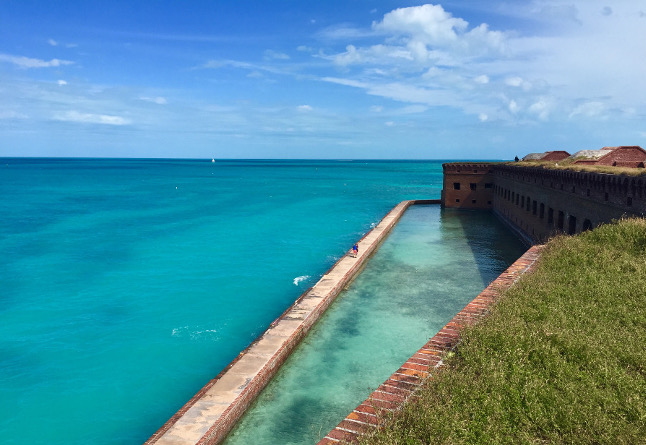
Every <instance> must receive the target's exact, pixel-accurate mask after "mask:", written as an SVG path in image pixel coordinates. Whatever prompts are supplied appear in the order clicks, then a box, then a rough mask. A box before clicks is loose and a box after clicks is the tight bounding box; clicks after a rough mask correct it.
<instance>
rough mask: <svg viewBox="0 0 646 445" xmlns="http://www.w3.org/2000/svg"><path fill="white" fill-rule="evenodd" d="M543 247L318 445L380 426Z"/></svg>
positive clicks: (506, 274)
mask: <svg viewBox="0 0 646 445" xmlns="http://www.w3.org/2000/svg"><path fill="white" fill-rule="evenodd" d="M541 249H542V246H534V247H531V248H530V249H529V250H528V251H527V252H525V254H523V256H521V257H520V258H519V259H518V260H516V262H514V264H512V265H511V266H509V268H507V270H505V271H504V272H503V273H502V274H501V275H500V276H499V277H498V278H497V279H496V280H494V281H493V282H492V283H491V284H489V286H487V287H486V288H485V290H483V291H482V292H481V293H480V294H479V295H478V296H477V297H476V298H474V299H473V300H472V301H471V302H470V303H469V304H467V305H466V306H465V307H464V309H462V310H461V311H460V312H458V314H457V315H456V316H455V317H453V319H452V320H451V321H450V322H449V323H447V324H446V326H444V327H443V328H442V329H441V330H440V331H439V332H438V333H437V334H435V335H434V336H433V337H432V338H431V339H430V340H429V341H428V342H427V343H426V344H425V345H424V346H422V347H421V348H420V349H419V350H418V351H417V352H416V353H415V354H413V356H412V357H411V358H409V359H408V360H407V361H406V363H404V364H403V365H402V366H401V367H400V368H399V369H398V370H397V371H395V372H394V373H393V374H392V375H391V376H390V378H388V379H387V380H386V381H385V382H384V383H382V384H381V386H379V387H378V388H377V389H376V390H375V391H374V392H373V393H372V394H371V395H370V396H369V397H368V398H367V399H366V400H365V401H364V402H363V403H361V404H360V405H359V406H357V407H356V408H355V409H354V410H353V411H352V412H351V413H350V414H348V416H347V417H346V418H345V419H343V420H342V421H341V422H340V423H339V424H338V425H337V426H336V428H334V429H333V430H332V431H330V432H329V433H328V434H327V435H326V436H325V437H324V438H323V439H321V441H320V442H318V445H328V444H335V443H338V442H341V441H345V442H349V443H356V442H358V440H359V437H360V436H361V434H364V433H366V432H367V431H370V430H371V429H373V428H376V427H379V422H380V419H381V418H382V417H381V416H378V414H379V412H380V411H396V410H398V409H399V408H401V406H402V405H403V404H404V402H405V401H406V400H407V399H408V398H409V397H411V396H412V395H413V394H414V393H415V391H416V390H417V389H418V388H419V387H420V385H421V384H422V382H423V380H424V379H425V378H428V377H430V376H432V374H433V372H434V370H435V369H437V368H439V367H441V366H442V365H443V361H442V357H443V356H444V355H445V354H446V353H447V352H449V351H450V350H452V349H453V348H455V346H456V345H457V344H458V343H459V341H460V331H461V329H462V328H464V327H465V326H468V325H471V324H473V323H476V322H477V321H478V320H480V319H481V318H482V317H484V316H485V315H486V314H487V313H488V312H489V308H490V307H491V306H492V305H493V304H494V303H495V302H496V301H497V300H498V299H499V298H500V295H501V293H502V291H504V290H506V289H508V288H509V287H511V285H512V284H513V283H514V282H516V280H518V278H520V276H521V275H522V274H524V273H525V272H527V271H529V270H531V269H532V268H533V267H534V265H535V263H536V260H537V259H538V258H539V256H540V252H541Z"/></svg>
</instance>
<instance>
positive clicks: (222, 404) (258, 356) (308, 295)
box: [146, 200, 440, 445]
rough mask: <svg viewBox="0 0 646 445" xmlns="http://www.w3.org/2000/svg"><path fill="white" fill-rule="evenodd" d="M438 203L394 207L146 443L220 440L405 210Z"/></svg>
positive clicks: (173, 444) (168, 444)
mask: <svg viewBox="0 0 646 445" xmlns="http://www.w3.org/2000/svg"><path fill="white" fill-rule="evenodd" d="M439 203H440V201H439V200H416V201H402V202H401V203H399V204H398V205H397V206H395V207H394V208H393V209H392V210H391V211H390V212H389V213H388V214H387V215H386V216H385V217H384V218H383V219H382V220H381V221H380V222H379V224H378V225H377V226H376V227H375V228H374V229H372V230H371V231H370V232H368V233H367V234H366V235H365V236H364V237H363V238H361V240H360V241H359V242H358V246H359V254H358V255H357V256H356V257H352V256H350V255H344V256H343V257H342V258H341V259H340V260H339V261H337V262H336V263H335V264H334V265H333V266H332V268H330V270H329V271H328V272H327V273H326V274H325V275H323V277H322V278H321V279H320V280H319V281H318V283H316V284H315V285H314V286H313V287H312V288H311V289H309V290H307V291H306V292H305V293H303V294H302V295H301V296H300V297H299V298H298V299H297V300H296V302H295V303H294V304H293V305H292V306H291V307H290V308H289V309H287V310H286V311H285V312H284V313H283V315H281V316H280V317H279V318H278V319H277V320H276V321H274V322H273V323H272V324H271V325H270V327H269V328H268V329H267V330H266V331H265V332H264V333H263V334H262V335H260V336H259V337H258V338H257V339H256V340H255V341H254V342H253V343H252V344H251V345H250V346H249V347H248V348H247V349H245V350H244V351H243V352H241V353H240V354H239V355H238V357H237V358H236V359H234V360H233V361H232V362H231V363H230V364H229V365H228V366H227V367H226V368H225V369H224V370H223V371H222V372H221V373H220V374H218V375H217V376H216V377H215V378H214V379H213V380H211V381H210V382H208V383H207V384H206V385H205V386H204V387H203V388H202V389H201V390H200V391H198V393H197V394H195V396H193V397H192V398H191V400H189V401H188V402H187V403H186V404H185V405H184V406H183V407H182V408H181V409H180V410H179V411H178V412H177V413H175V415H173V416H172V417H171V418H170V419H169V420H168V421H167V422H166V423H165V424H164V425H163V426H162V427H161V428H160V429H159V430H158V431H157V432H156V433H155V434H153V435H152V436H151V437H150V439H148V441H146V444H148V445H153V444H155V445H162V444H163V445H180V444H181V445H186V444H217V443H219V442H221V441H222V440H223V439H224V438H225V437H226V435H227V434H228V432H229V431H230V430H231V428H232V427H233V426H234V425H235V423H236V422H237V421H238V420H239V419H240V418H241V417H242V415H243V414H244V412H245V411H246V409H247V407H248V406H249V405H250V404H251V403H252V402H253V400H254V399H255V398H256V397H257V396H258V395H259V394H260V392H261V391H262V390H263V389H264V387H265V386H266V385H267V383H269V381H270V380H271V378H272V377H273V376H274V375H275V374H276V372H277V371H278V369H279V368H280V366H281V365H282V364H283V362H284V361H285V360H286V359H287V357H289V355H290V354H291V352H292V351H293V349H294V348H295V347H296V346H297V345H298V343H299V342H300V341H301V339H302V338H303V337H304V336H305V335H306V334H307V332H309V330H310V328H311V327H312V326H313V325H314V323H315V322H316V321H317V320H318V319H319V318H320V316H321V315H322V314H323V313H324V312H325V310H326V309H327V307H328V306H329V305H330V304H331V303H332V302H333V301H334V299H335V298H336V296H337V295H338V294H339V293H340V292H341V290H343V288H345V287H346V286H347V285H348V284H349V283H350V282H351V281H352V280H353V279H354V277H355V276H356V275H357V273H358V272H359V271H360V270H361V269H362V267H363V266H364V264H365V263H366V261H367V260H368V258H369V257H370V256H371V255H372V253H373V252H374V251H375V250H376V249H377V247H378V246H379V244H380V243H381V242H382V241H383V240H384V239H385V238H386V236H387V235H388V233H389V232H390V231H391V230H392V228H393V227H394V226H395V225H396V224H397V222H398V221H399V219H400V218H401V216H402V215H403V214H404V212H405V211H406V209H407V208H408V207H410V206H411V205H414V204H439Z"/></svg>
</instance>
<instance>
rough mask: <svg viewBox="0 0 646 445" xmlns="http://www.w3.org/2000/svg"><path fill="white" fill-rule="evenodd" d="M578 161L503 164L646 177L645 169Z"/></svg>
mask: <svg viewBox="0 0 646 445" xmlns="http://www.w3.org/2000/svg"><path fill="white" fill-rule="evenodd" d="M576 160H577V159H564V160H562V161H558V162H553V161H520V162H503V164H507V165H514V166H519V167H538V168H545V169H550V170H570V171H577V172H593V173H608V174H612V175H625V176H643V175H646V169H644V168H628V167H613V166H611V165H585V164H574V162H575V161H576Z"/></svg>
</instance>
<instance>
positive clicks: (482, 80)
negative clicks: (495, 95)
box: [473, 74, 489, 85]
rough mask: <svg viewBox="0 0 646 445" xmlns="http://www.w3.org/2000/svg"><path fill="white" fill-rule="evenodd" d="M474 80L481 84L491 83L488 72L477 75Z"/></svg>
mask: <svg viewBox="0 0 646 445" xmlns="http://www.w3.org/2000/svg"><path fill="white" fill-rule="evenodd" d="M473 80H474V81H475V83H479V84H481V85H486V84H488V83H489V76H487V75H486V74H482V75H480V76H478V77H476V78H475V79H473Z"/></svg>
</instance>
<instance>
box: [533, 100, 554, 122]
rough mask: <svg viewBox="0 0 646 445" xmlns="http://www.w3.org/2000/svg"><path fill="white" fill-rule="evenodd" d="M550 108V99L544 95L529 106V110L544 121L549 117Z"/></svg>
mask: <svg viewBox="0 0 646 445" xmlns="http://www.w3.org/2000/svg"><path fill="white" fill-rule="evenodd" d="M551 109H552V104H551V101H550V100H549V99H547V98H544V97H541V98H539V99H538V100H537V101H536V102H534V103H533V104H531V105H530V106H529V112H530V113H533V114H535V115H536V116H538V118H539V119H540V120H542V121H546V120H547V119H548V118H549V115H550V111H551Z"/></svg>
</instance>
